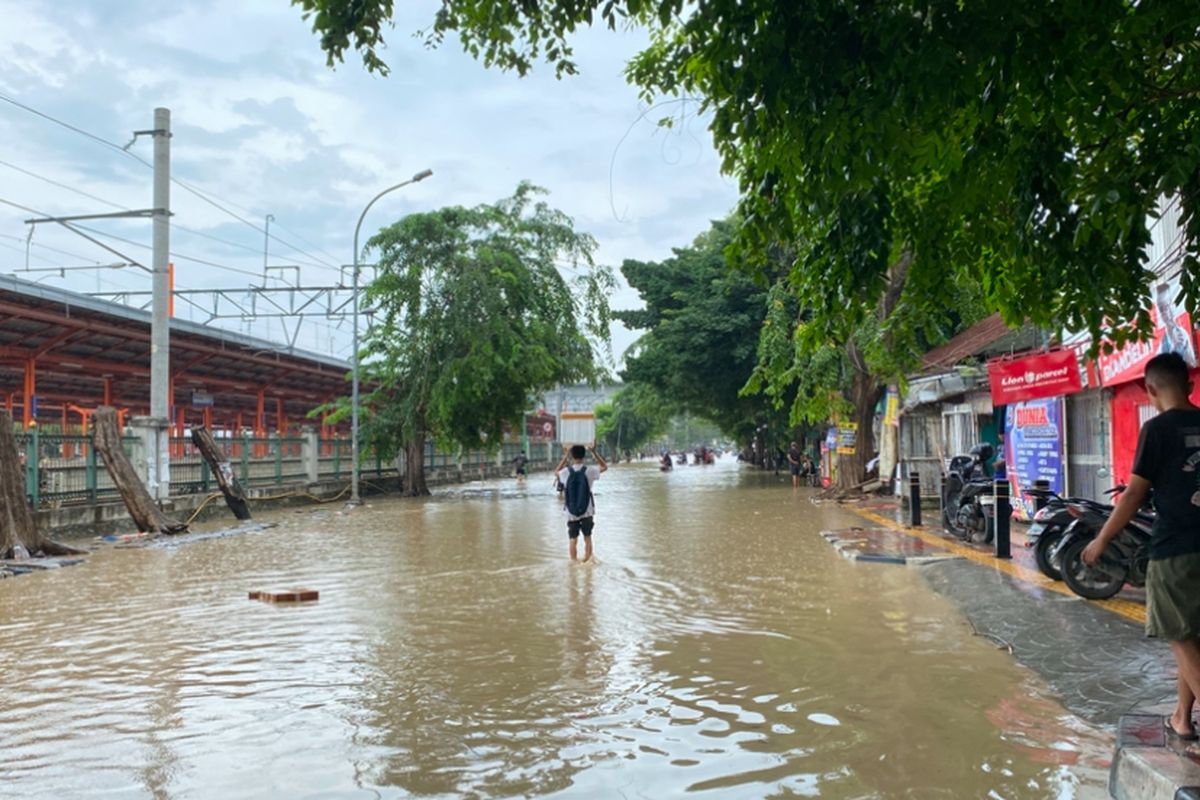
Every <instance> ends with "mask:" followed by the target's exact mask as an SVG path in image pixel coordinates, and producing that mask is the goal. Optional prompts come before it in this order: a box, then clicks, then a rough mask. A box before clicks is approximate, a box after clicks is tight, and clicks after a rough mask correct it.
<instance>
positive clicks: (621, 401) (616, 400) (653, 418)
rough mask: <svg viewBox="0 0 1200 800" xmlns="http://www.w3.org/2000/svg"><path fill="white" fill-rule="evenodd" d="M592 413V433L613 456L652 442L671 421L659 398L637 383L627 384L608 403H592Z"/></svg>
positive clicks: (652, 391) (665, 429) (648, 388)
mask: <svg viewBox="0 0 1200 800" xmlns="http://www.w3.org/2000/svg"><path fill="white" fill-rule="evenodd" d="M595 413H596V436H597V437H598V438H599V439H600V441H602V442H604V443H605V444H606V445H608V447H609V448H611V450H612V452H614V453H616V454H617V455H620V454H621V452H622V451H624V450H636V449H638V448H639V447H641V446H642V445H644V444H647V443H648V442H651V441H653V440H654V439H655V438H657V437H659V436H661V435H662V434H663V433H665V432H666V431H667V429H668V428H669V427H670V424H671V415H670V413H669V412H668V411H667V408H666V406H665V405H664V403H663V402H662V398H661V397H659V396H658V395H657V394H656V393H655V392H654V390H653V389H651V388H650V387H649V386H646V385H645V384H640V383H633V384H629V385H627V386H626V387H625V388H624V389H621V390H620V391H619V392H617V393H616V395H615V396H614V397H613V399H612V402H611V403H605V404H603V405H599V406H596V409H595Z"/></svg>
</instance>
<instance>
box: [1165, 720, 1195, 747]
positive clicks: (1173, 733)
mask: <svg viewBox="0 0 1200 800" xmlns="http://www.w3.org/2000/svg"><path fill="white" fill-rule="evenodd" d="M1163 730H1165V731H1166V732H1167V736H1169V737H1171V738H1173V739H1178V740H1179V741H1181V742H1195V741H1200V736H1197V735H1196V734H1195V733H1180V732H1179V731H1177V730H1175V727H1174V726H1173V725H1171V718H1170V717H1163Z"/></svg>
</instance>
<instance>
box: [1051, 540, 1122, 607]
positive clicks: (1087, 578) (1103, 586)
mask: <svg viewBox="0 0 1200 800" xmlns="http://www.w3.org/2000/svg"><path fill="white" fill-rule="evenodd" d="M1090 543H1091V540H1090V539H1081V540H1079V541H1078V542H1072V543H1071V544H1070V545H1068V547H1067V549H1066V551H1065V552H1064V553H1063V554H1062V576H1063V580H1064V581H1066V584H1067V586H1070V587H1071V591H1072V592H1074V593H1075V594H1077V595H1079V596H1080V597H1086V598H1087V599H1088V600H1104V599H1105V598H1108V597H1112V596H1113V595H1115V594H1116V593H1117V592H1119V591H1121V587H1122V586H1124V585H1125V570H1124V569H1123V568H1121V567H1116V566H1111V565H1106V566H1101V567H1089V566H1088V565H1087V564H1085V563H1083V550H1084V548H1085V547H1087V546H1088V545H1089V544H1090Z"/></svg>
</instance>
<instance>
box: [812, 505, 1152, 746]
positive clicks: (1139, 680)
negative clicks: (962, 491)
mask: <svg viewBox="0 0 1200 800" xmlns="http://www.w3.org/2000/svg"><path fill="white" fill-rule="evenodd" d="M847 508H848V509H851V510H853V511H855V512H856V513H857V514H858V515H859V516H861V517H863V518H864V519H865V520H867V521H868V523H869V525H865V526H863V527H862V528H852V529H847V530H844V531H831V532H829V534H827V535H826V538H827V539H830V540H831V542H833V543H834V544H835V546H837V547H838V548H839V550H841V551H842V552H843V554H845V555H847V556H848V557H853V558H856V559H858V560H865V561H872V560H874V561H890V562H894V563H912V562H916V563H919V564H921V570H922V574H923V575H924V576H925V578H926V579H927V580H928V581H929V583H930V585H932V586H933V587H934V588H935V589H936V590H937V591H938V592H940V593H942V594H943V595H945V596H947V597H949V598H951V599H952V600H954V601H955V603H956V604H957V605H958V606H959V607H960V608H961V609H962V610H963V613H964V614H965V615H966V617H967V619H968V620H969V621H970V624H971V625H972V627H973V629H974V632H975V633H977V634H978V635H982V636H986V637H987V638H989V639H991V640H993V641H995V642H997V643H999V644H1002V645H1003V646H1006V647H1011V649H1012V653H1013V655H1014V656H1015V657H1016V658H1017V660H1018V661H1019V662H1020V663H1022V664H1024V665H1025V666H1027V667H1029V668H1031V669H1033V670H1034V671H1036V672H1037V673H1038V674H1039V675H1041V677H1042V678H1043V679H1044V680H1045V681H1046V682H1047V683H1049V684H1050V686H1051V687H1053V688H1054V690H1055V691H1056V692H1057V693H1058V694H1059V696H1060V697H1061V698H1062V701H1063V704H1064V705H1065V706H1066V707H1067V708H1068V709H1070V710H1071V711H1072V712H1073V713H1075V714H1077V715H1079V716H1080V717H1082V718H1084V719H1086V720H1088V721H1089V722H1092V723H1096V724H1101V725H1106V726H1113V727H1114V728H1115V726H1116V724H1117V721H1118V720H1119V719H1120V717H1121V716H1122V715H1123V714H1126V713H1129V712H1130V711H1132V710H1134V709H1144V708H1146V707H1150V706H1159V705H1162V704H1164V703H1168V704H1169V703H1172V702H1173V701H1174V697H1175V671H1174V663H1173V661H1172V659H1171V656H1170V652H1169V650H1168V649H1167V646H1166V644H1165V643H1163V642H1158V641H1154V640H1149V639H1146V638H1145V636H1144V635H1143V632H1142V626H1143V624H1144V622H1145V613H1146V612H1145V604H1144V594H1143V593H1141V592H1140V590H1139V591H1130V590H1126V591H1125V592H1122V593H1121V595H1119V596H1118V597H1116V598H1113V599H1111V600H1101V601H1091V600H1084V599H1082V598H1079V597H1077V596H1076V595H1075V594H1073V593H1072V592H1071V590H1070V589H1068V588H1067V586H1066V585H1065V584H1063V583H1062V582H1061V581H1053V580H1051V579H1049V578H1047V577H1045V576H1044V575H1042V574H1041V573H1040V572H1039V571H1038V570H1037V567H1036V565H1035V564H1034V563H1033V554H1032V551H1031V550H1029V549H1027V548H1025V547H1024V541H1025V540H1024V536H1023V535H1022V534H1021V533H1020V531H1016V530H1015V531H1014V535H1013V542H1012V551H1013V558H1012V559H1011V560H1001V559H997V558H995V556H994V555H993V550H992V549H991V546H990V545H987V546H984V545H972V544H967V543H964V542H962V541H960V540H958V539H957V538H952V537H950V536H948V535H945V534H943V533H942V531H941V529H940V526H935V525H934V524H930V523H936V522H937V519H936V517H931V516H929V515H930V514H936V512H927V516H926V519H925V522H926V523H927V524H926V525H925V526H923V527H922V528H910V527H907V526H905V525H904V524H902V523H901V522H900V521H898V520H899V519H900V515H899V513H898V512H899V509H898V507H897V505H896V503H895V502H894V501H891V500H890V499H886V498H885V499H882V500H871V501H867V502H864V503H862V504H855V505H849V506H847Z"/></svg>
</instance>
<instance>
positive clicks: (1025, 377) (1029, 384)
mask: <svg viewBox="0 0 1200 800" xmlns="http://www.w3.org/2000/svg"><path fill="white" fill-rule="evenodd" d="M988 380H989V382H990V383H991V386H992V405H993V406H1006V405H1010V404H1012V403H1018V402H1021V401H1022V400H1037V399H1040V398H1044V397H1060V396H1062V395H1067V394H1073V393H1074V392H1078V391H1080V390H1082V389H1083V378H1082V377H1081V376H1080V374H1079V361H1078V359H1076V357H1075V351H1074V350H1051V351H1050V352H1048V353H1038V354H1037V355H1032V356H1026V357H1025V358H1012V359H1007V358H1006V359H997V360H996V361H992V362H990V363H989V364H988Z"/></svg>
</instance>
